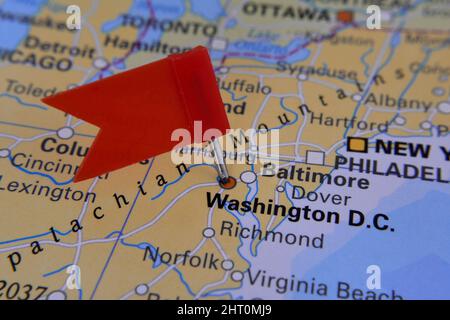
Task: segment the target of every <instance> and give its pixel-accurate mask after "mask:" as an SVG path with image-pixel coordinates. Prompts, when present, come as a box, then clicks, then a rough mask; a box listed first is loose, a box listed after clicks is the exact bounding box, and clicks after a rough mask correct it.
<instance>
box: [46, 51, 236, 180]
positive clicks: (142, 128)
mask: <svg viewBox="0 0 450 320" xmlns="http://www.w3.org/2000/svg"><path fill="white" fill-rule="evenodd" d="M42 101H43V102H44V103H46V104H48V105H50V106H53V107H55V108H57V109H59V110H62V111H64V112H67V113H70V114H72V115H74V116H75V117H77V118H79V119H82V120H85V121H87V122H89V123H91V124H93V125H96V126H98V127H100V131H99V133H98V135H97V137H96V139H95V141H94V143H93V144H92V146H91V147H90V149H89V152H88V154H87V156H86V158H85V159H84V161H83V162H82V164H81V166H80V169H79V170H78V172H77V174H76V176H75V179H74V181H75V182H78V181H82V180H86V179H90V178H93V177H96V176H99V175H102V174H105V173H107V172H110V171H113V170H116V169H120V168H123V167H125V166H128V165H131V164H133V163H136V162H139V161H142V160H145V159H148V158H151V157H153V156H156V155H158V154H161V153H165V152H167V151H170V150H171V149H172V148H173V147H174V146H175V145H177V144H178V143H179V142H178V141H171V134H172V132H173V131H174V130H175V129H178V128H185V129H187V130H189V131H190V133H191V137H194V121H202V131H203V132H202V136H203V133H204V131H206V130H208V129H210V128H217V129H218V130H220V132H222V134H225V132H226V130H227V129H229V123H228V119H227V116H226V113H225V108H224V105H223V102H222V99H221V97H220V92H219V89H218V87H217V83H216V78H215V75H214V70H213V67H212V65H211V61H210V58H209V54H208V50H207V49H206V48H205V47H197V48H195V49H193V50H191V51H188V52H186V53H182V54H175V55H171V56H169V57H167V58H165V59H162V60H159V61H156V62H153V63H149V64H147V65H144V66H142V67H139V68H136V69H133V70H130V71H126V72H123V73H120V74H117V75H114V76H111V77H109V78H106V79H102V80H99V81H96V82H93V83H90V84H87V85H84V86H81V87H77V88H75V89H72V90H69V91H65V92H62V93H59V94H56V95H54V96H51V97H48V98H45V99H42ZM196 142H200V141H196Z"/></svg>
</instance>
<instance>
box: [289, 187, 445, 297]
mask: <svg viewBox="0 0 450 320" xmlns="http://www.w3.org/2000/svg"><path fill="white" fill-rule="evenodd" d="M422 188H423V186H422ZM415 196H417V197H415ZM405 197H408V198H410V199H411V198H413V199H417V200H416V201H413V202H411V203H409V204H407V205H404V206H400V207H399V208H398V209H394V210H393V211H389V210H388V208H389V207H390V206H392V207H395V205H396V203H398V202H399V201H402V199H405ZM380 203H381V205H380V207H379V208H377V209H376V210H374V212H383V213H386V214H388V216H389V217H390V220H391V222H390V223H391V224H392V225H393V226H394V227H395V232H389V231H383V232H380V231H378V232H377V231H375V230H370V231H369V230H367V231H366V230H362V231H361V232H359V233H358V234H357V235H356V236H355V237H354V238H352V239H351V240H350V241H348V242H347V243H345V244H344V246H343V247H342V248H338V249H337V251H336V252H335V253H332V254H331V255H330V256H328V257H326V258H325V259H324V260H323V261H321V262H320V263H319V264H318V266H317V267H315V268H313V269H312V270H310V271H309V272H308V273H307V274H306V275H304V277H301V276H300V275H296V276H297V278H304V279H311V278H312V277H314V278H315V279H316V283H317V282H324V283H326V284H327V285H328V287H329V298H336V292H335V291H336V290H335V289H336V287H337V283H338V281H344V282H346V283H348V284H350V286H351V287H352V288H359V289H362V290H363V291H365V290H368V289H367V287H366V281H367V278H368V276H369V275H368V274H367V267H368V266H370V265H377V266H379V267H380V270H381V289H378V290H373V291H374V292H376V293H380V292H385V293H388V294H390V293H391V292H392V290H393V289H395V291H396V294H399V295H401V296H402V297H403V298H404V299H448V297H449V296H450V276H449V275H450V217H449V212H448V208H449V207H450V198H449V197H448V194H447V193H443V192H440V191H436V190H432V191H429V192H427V193H426V194H425V196H423V193H421V191H420V186H418V185H417V183H410V184H409V185H408V186H406V187H403V188H401V189H399V190H398V191H396V192H394V193H393V194H392V195H390V196H389V197H387V198H385V199H382V201H381V202H380ZM343 227H345V226H343ZM337 237H338V235H334V234H331V235H329V236H328V243H329V244H331V243H334V242H335V241H336V240H337ZM309 254H310V252H309ZM305 259H306V257H305V256H303V255H302V254H300V255H298V256H297V257H296V259H295V260H294V261H293V265H292V269H293V270H296V269H297V270H298V268H300V266H301V265H302V261H304V260H305ZM294 273H295V272H294ZM287 297H289V298H294V299H305V298H309V299H311V298H312V299H317V298H318V297H317V296H311V295H308V296H305V295H304V294H303V293H289V294H287Z"/></svg>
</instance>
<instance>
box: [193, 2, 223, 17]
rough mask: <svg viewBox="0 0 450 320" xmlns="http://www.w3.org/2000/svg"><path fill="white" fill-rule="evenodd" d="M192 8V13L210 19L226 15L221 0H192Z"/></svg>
mask: <svg viewBox="0 0 450 320" xmlns="http://www.w3.org/2000/svg"><path fill="white" fill-rule="evenodd" d="M191 10H192V13H194V14H196V15H199V16H200V17H202V18H204V19H206V20H210V21H215V20H217V19H219V18H220V17H222V16H224V15H225V10H224V8H223V7H222V4H221V2H220V0H191Z"/></svg>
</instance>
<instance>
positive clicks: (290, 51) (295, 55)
mask: <svg viewBox="0 0 450 320" xmlns="http://www.w3.org/2000/svg"><path fill="white" fill-rule="evenodd" d="M306 41H307V40H305V39H301V38H296V39H294V40H292V41H291V42H290V43H289V44H287V45H286V46H280V45H277V44H272V43H271V42H270V41H263V40H238V41H235V42H233V43H231V44H230V45H229V47H228V49H227V51H228V52H233V53H242V55H245V54H247V53H252V54H253V53H255V55H254V56H251V57H248V58H250V59H254V60H258V61H261V62H264V63H269V64H275V63H277V62H278V61H280V60H283V61H286V62H289V63H294V62H299V61H303V60H306V59H307V58H308V57H309V55H310V50H309V49H306V48H302V46H303V45H304V43H305V42H306ZM217 55H218V53H217V52H216V53H214V55H213V58H217ZM261 55H270V56H271V57H262V56H261Z"/></svg>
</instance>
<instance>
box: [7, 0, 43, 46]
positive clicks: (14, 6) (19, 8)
mask: <svg viewBox="0 0 450 320" xmlns="http://www.w3.org/2000/svg"><path fill="white" fill-rule="evenodd" d="M46 3H47V0H3V1H0V10H1V11H2V12H13V13H15V14H16V15H27V16H34V15H36V14H38V13H39V11H40V10H41V8H42V7H43V6H44V5H45V4H46ZM29 29H30V25H29V24H25V23H20V22H18V21H11V20H6V19H0V43H1V44H0V47H1V48H2V49H7V50H14V49H16V48H17V47H18V45H19V44H20V43H21V42H22V40H23V39H24V38H25V37H26V36H27V35H28V31H29Z"/></svg>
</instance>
